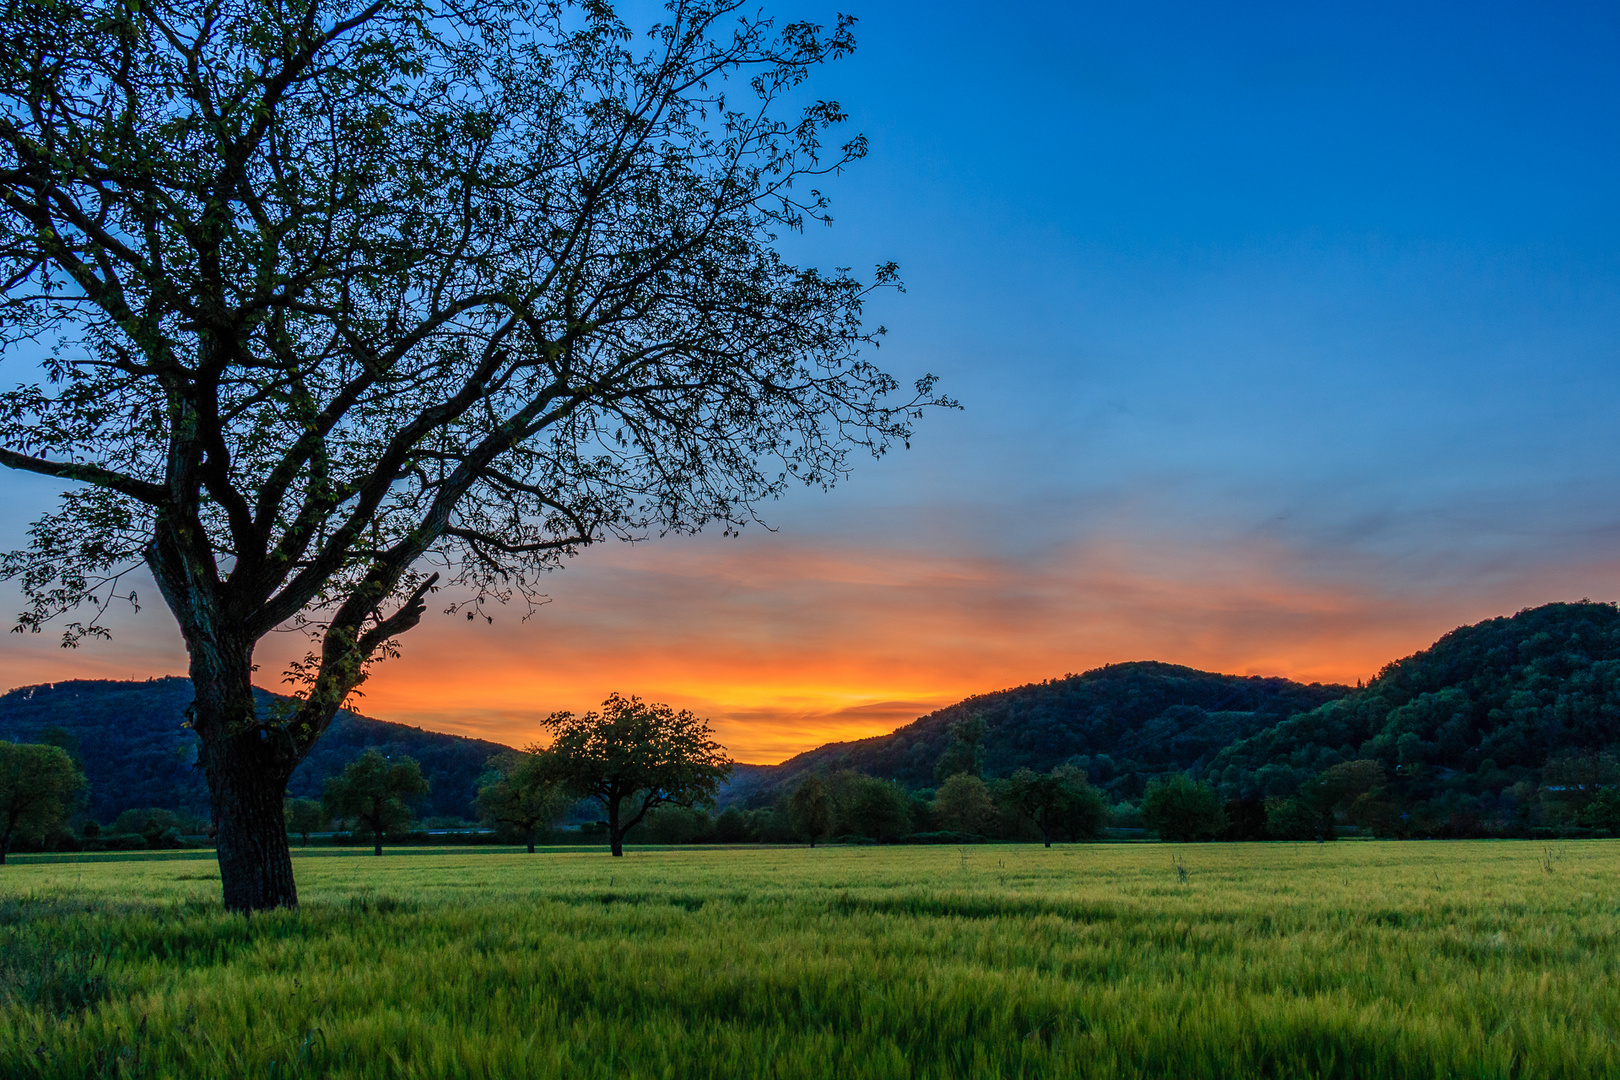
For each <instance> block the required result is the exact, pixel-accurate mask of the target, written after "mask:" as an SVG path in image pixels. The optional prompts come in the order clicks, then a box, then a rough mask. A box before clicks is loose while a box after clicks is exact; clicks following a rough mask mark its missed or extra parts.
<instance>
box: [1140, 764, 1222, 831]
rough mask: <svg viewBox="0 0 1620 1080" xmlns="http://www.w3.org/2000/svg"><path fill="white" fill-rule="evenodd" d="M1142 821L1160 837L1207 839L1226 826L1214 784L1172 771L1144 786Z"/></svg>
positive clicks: (1219, 798)
mask: <svg viewBox="0 0 1620 1080" xmlns="http://www.w3.org/2000/svg"><path fill="white" fill-rule="evenodd" d="M1142 824H1144V825H1146V826H1147V827H1148V828H1150V829H1152V830H1153V831H1155V832H1157V833H1158V834H1159V836H1160V838H1161V839H1164V840H1173V841H1176V842H1178V843H1190V842H1191V841H1194V840H1210V839H1213V838H1214V837H1216V836H1219V835H1220V834H1221V830H1223V829H1225V828H1226V809H1225V806H1224V805H1223V804H1222V802H1221V797H1220V796H1219V795H1217V794H1216V793H1215V789H1214V788H1212V787H1210V786H1209V785H1208V784H1200V783H1197V782H1195V781H1194V780H1193V779H1192V778H1191V777H1189V776H1187V775H1186V774H1185V773H1176V774H1175V775H1173V776H1170V777H1168V778H1167V779H1161V780H1155V781H1153V782H1152V783H1151V784H1149V785H1148V786H1147V791H1145V792H1143V794H1142Z"/></svg>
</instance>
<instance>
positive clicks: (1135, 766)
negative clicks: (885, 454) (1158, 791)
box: [727, 661, 1350, 805]
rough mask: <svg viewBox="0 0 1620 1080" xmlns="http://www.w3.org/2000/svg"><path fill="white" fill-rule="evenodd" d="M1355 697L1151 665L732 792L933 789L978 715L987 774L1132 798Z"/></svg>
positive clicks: (994, 698)
mask: <svg viewBox="0 0 1620 1080" xmlns="http://www.w3.org/2000/svg"><path fill="white" fill-rule="evenodd" d="M1349 692H1350V689H1349V687H1344V686H1324V685H1321V684H1319V683H1313V684H1311V685H1310V686H1305V685H1303V684H1300V683H1296V682H1290V681H1289V680H1287V679H1274V678H1273V679H1268V678H1261V677H1260V676H1250V677H1244V676H1241V675H1217V674H1212V673H1210V672H1207V671H1197V670H1194V669H1192V668H1186V667H1178V666H1176V665H1174V664H1162V663H1156V662H1152V661H1143V662H1138V663H1129V664H1110V665H1109V666H1107V667H1102V668H1097V669H1096V670H1094V671H1088V672H1086V673H1085V674H1083V675H1068V676H1065V677H1064V678H1061V679H1052V680H1050V681H1048V682H1043V683H1031V684H1029V685H1027V686H1020V687H1016V688H1015V689H1011V690H1000V691H997V692H995V693H991V694H981V695H978V696H976V697H971V698H968V699H967V700H965V701H961V702H958V703H957V704H955V705H952V706H949V707H948V708H945V709H941V710H939V711H938V712H935V713H931V714H930V715H928V716H924V717H922V718H921V719H919V720H917V721H915V722H913V723H911V724H908V725H907V726H905V727H903V728H900V729H899V730H897V731H895V732H893V733H892V734H889V735H880V736H876V737H874V738H870V739H861V740H859V741H856V742H847V743H830V744H828V745H826V746H822V747H818V748H816V749H814V750H810V751H807V752H805V753H803V754H800V755H798V756H797V757H795V758H791V759H789V760H788V761H785V762H783V763H782V764H781V765H778V766H776V767H775V768H773V769H768V770H760V771H758V772H754V773H751V774H750V775H748V776H746V777H742V776H739V778H738V780H737V782H736V783H734V784H733V785H732V787H731V790H730V791H729V792H728V793H727V796H728V799H729V800H732V801H745V802H747V803H749V804H752V805H760V804H763V803H766V802H769V801H771V800H772V799H774V798H775V797H776V796H777V795H778V794H780V793H781V792H782V791H784V790H786V789H788V788H791V787H792V786H793V785H794V784H795V783H796V782H797V778H798V777H800V776H802V775H804V774H805V773H809V772H817V771H824V770H837V769H846V768H847V769H857V770H859V771H861V772H865V773H868V774H870V775H872V776H880V777H885V778H888V779H892V780H896V781H899V782H900V783H901V784H904V785H905V786H907V787H910V788H926V787H933V786H934V767H935V765H936V764H937V763H938V761H939V759H940V756H941V755H942V754H944V752H945V750H946V747H947V746H948V744H949V743H950V741H951V735H950V726H951V724H952V723H953V722H955V721H958V720H963V719H966V718H968V717H970V716H975V715H977V716H981V717H983V718H984V721H985V734H984V737H983V741H982V753H983V772H984V775H985V776H989V777H995V776H1007V775H1009V774H1011V773H1012V772H1014V771H1015V770H1017V769H1020V768H1024V767H1028V768H1032V769H1036V770H1041V771H1044V770H1047V769H1050V768H1052V767H1054V766H1056V765H1060V764H1063V763H1065V762H1073V763H1075V764H1078V765H1079V766H1080V767H1082V768H1084V769H1085V770H1086V771H1087V773H1088V774H1089V775H1090V776H1091V779H1092V782H1093V783H1096V784H1099V785H1102V786H1104V787H1106V788H1108V789H1110V790H1111V791H1112V792H1113V793H1114V794H1115V795H1116V796H1118V797H1125V798H1133V797H1135V796H1136V795H1137V794H1139V793H1140V792H1141V790H1142V788H1143V786H1145V784H1146V783H1147V781H1148V779H1150V778H1151V777H1153V776H1156V775H1158V774H1160V773H1164V772H1173V771H1181V770H1198V769H1200V768H1202V767H1203V766H1204V765H1205V764H1206V763H1208V762H1209V761H1210V760H1211V759H1212V758H1213V757H1214V756H1215V754H1216V753H1218V752H1219V751H1220V750H1222V749H1223V748H1225V747H1226V746H1228V745H1230V744H1231V743H1233V742H1235V741H1237V740H1239V739H1243V738H1246V737H1248V736H1251V735H1254V734H1255V733H1257V732H1260V731H1263V730H1265V729H1266V728H1269V727H1271V726H1273V725H1275V724H1276V723H1278V722H1279V721H1280V720H1283V719H1284V718H1286V717H1288V716H1291V715H1293V714H1295V713H1298V712H1303V711H1306V710H1310V709H1314V708H1316V707H1317V706H1319V705H1321V704H1322V703H1324V702H1326V701H1331V700H1333V699H1335V698H1339V697H1342V696H1343V695H1345V694H1347V693H1349Z"/></svg>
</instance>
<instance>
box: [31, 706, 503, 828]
mask: <svg viewBox="0 0 1620 1080" xmlns="http://www.w3.org/2000/svg"><path fill="white" fill-rule="evenodd" d="M260 696H261V700H262V703H263V704H266V705H268V703H269V702H270V701H271V699H272V698H273V697H274V696H275V695H272V694H269V693H266V692H263V691H260ZM191 697H192V695H191V682H190V680H189V679H180V678H168V679H150V680H148V681H146V682H110V681H100V680H73V681H70V682H59V683H51V684H46V685H42V686H25V687H22V688H20V689H17V690H13V691H11V692H10V693H8V694H5V695H3V696H0V739H6V740H9V741H13V742H33V741H37V740H38V739H39V738H40V736H41V733H42V732H43V731H45V730H46V729H48V728H52V727H56V728H61V729H62V730H63V731H65V732H66V733H67V734H68V736H69V741H70V742H73V743H75V744H76V745H75V747H74V750H75V752H76V753H77V755H78V757H79V758H80V761H81V763H82V765H83V767H84V771H85V776H86V777H87V778H88V779H89V781H90V807H89V809H90V812H91V815H92V816H93V817H95V818H96V819H98V820H100V821H111V820H112V819H113V818H115V817H117V816H118V814H119V813H121V812H122V811H124V810H127V809H132V808H137V807H153V806H157V807H163V808H165V809H170V810H184V811H187V812H189V813H193V814H197V815H199V816H204V815H206V813H207V807H208V789H207V785H206V783H205V781H204V779H203V774H202V770H200V769H197V768H194V767H193V766H194V763H195V762H196V760H197V744H196V740H195V739H194V738H193V737H192V734H191V732H190V731H189V730H187V729H186V727H185V726H184V724H185V713H186V709H187V707H188V706H189V705H190V704H191ZM371 747H376V748H377V749H378V750H381V751H382V752H383V753H384V754H389V755H393V754H406V755H409V756H410V757H413V758H415V759H416V760H417V761H418V762H420V763H421V765H422V773H423V775H424V776H426V777H427V778H428V782H429V783H430V784H431V785H432V788H433V791H432V794H431V795H430V796H429V797H428V800H427V803H426V804H425V805H424V806H423V807H422V808H421V809H422V813H423V814H425V815H444V816H450V817H468V816H470V815H471V814H472V799H473V795H474V793H475V791H476V787H477V779H478V775H479V773H481V772H482V771H483V768H484V762H485V761H487V760H488V759H489V758H490V757H491V756H492V755H494V754H497V753H500V752H502V751H504V750H506V749H508V748H507V747H505V746H501V745H500V744H498V743H491V742H485V741H483V740H481V739H467V738H462V737H460V736H457V735H441V734H439V733H437V732H432V731H423V730H422V729H420V728H414V727H407V726H405V725H404V724H390V723H386V722H384V721H381V720H372V719H369V718H367V717H364V716H358V715H356V714H354V713H352V712H349V711H347V710H345V711H343V712H340V713H339V714H338V716H337V719H336V720H334V721H333V723H332V726H331V727H330V728H329V729H328V730H327V732H326V734H325V735H324V736H322V738H321V740H320V742H319V743H317V744H316V747H315V750H314V751H313V752H312V753H311V754H310V756H309V757H308V758H306V759H305V760H304V762H303V764H302V765H300V766H299V767H298V771H297V772H295V773H293V776H292V781H291V783H289V784H288V786H287V788H288V793H289V794H291V795H298V796H308V797H312V798H313V797H318V796H319V795H320V793H321V787H322V785H323V784H324V783H325V781H326V778H327V777H329V776H335V775H337V774H338V773H339V772H341V771H342V770H343V767H344V766H345V765H347V764H348V763H349V762H350V761H352V760H354V759H355V758H357V757H359V756H360V755H361V754H362V753H364V752H365V751H366V750H367V749H369V748H371Z"/></svg>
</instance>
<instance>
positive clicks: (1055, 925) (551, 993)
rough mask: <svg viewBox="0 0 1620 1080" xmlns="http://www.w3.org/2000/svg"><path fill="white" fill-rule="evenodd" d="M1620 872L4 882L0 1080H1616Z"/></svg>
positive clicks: (854, 873) (1040, 863) (1136, 861)
mask: <svg viewBox="0 0 1620 1080" xmlns="http://www.w3.org/2000/svg"><path fill="white" fill-rule="evenodd" d="M1617 856H1620V842H1610V841H1579V842H1574V841H1572V842H1563V843H1558V844H1553V845H1550V846H1548V845H1542V844H1532V843H1523V842H1479V841H1475V842H1467V841H1462V842H1427V843H1417V842H1408V843H1396V842H1391V843H1380V842H1343V843H1338V844H1327V845H1318V844H1298V845H1296V844H1211V845H1194V846H1177V845H1167V844H1166V845H1160V844H1140V845H1074V846H1062V847H1054V848H1052V849H1050V850H1047V849H1043V848H1040V847H1036V846H1032V845H1017V846H975V847H969V848H954V847H953V848H920V847H899V848H895V847H883V848H879V847H850V848H845V847H830V848H817V849H815V850H810V849H804V848H775V849H772V848H746V849H709V850H703V849H673V850H655V849H632V850H631V852H630V854H629V855H628V856H627V857H626V858H623V859H610V858H608V857H607V856H606V855H605V854H604V853H602V852H600V851H594V850H581V849H579V848H571V849H567V850H562V851H548V852H542V853H540V854H536V855H533V856H529V855H525V854H523V853H521V852H514V851H511V850H504V849H502V850H495V849H482V850H468V849H464V848H463V849H431V848H429V849H423V848H416V849H406V850H397V851H391V852H389V853H388V854H386V855H385V856H384V857H383V858H381V859H377V858H373V857H371V856H370V855H368V854H358V853H351V852H333V851H331V850H330V849H328V850H323V851H321V852H319V853H314V852H311V853H309V854H307V855H305V854H300V855H297V856H295V860H296V866H297V872H298V879H299V887H300V895H301V899H302V902H303V907H302V908H301V909H300V910H298V911H296V912H282V913H274V914H270V915H258V916H253V917H252V918H244V917H240V916H232V915H227V914H225V913H224V912H223V911H222V910H221V908H220V904H219V882H218V871H217V868H216V867H215V865H214V863H213V861H212V858H211V853H185V854H183V855H179V856H175V857H144V858H130V857H125V858H105V857H103V858H93V857H82V858H74V857H55V858H49V857H36V858H28V857H22V858H16V859H14V860H13V861H12V862H11V863H9V864H8V865H6V866H4V867H3V868H0V992H3V993H4V999H3V1000H0V1075H4V1076H30V1077H31V1076H40V1077H64V1078H67V1077H71V1078H79V1077H85V1076H104V1077H221V1078H224V1077H267V1078H268V1077H276V1078H283V1077H604V1078H605V1077H642V1078H692V1077H725V1078H744V1077H745V1078H757V1077H778V1078H784V1080H786V1078H800V1077H803V1078H810V1077H840V1078H845V1077H847V1078H851V1080H855V1078H878V1077H884V1078H888V1077H896V1078H898V1077H908V1078H909V1077H1045V1076H1051V1077H1059V1076H1062V1077H1169V1076H1174V1077H1226V1078H1230V1077H1250V1076H1254V1077H1316V1076H1322V1077H1358V1078H1366V1077H1425V1078H1434V1077H1576V1076H1594V1077H1595V1076H1614V1075H1620V1043H1617V1041H1616V1040H1617V1036H1620V977H1617V976H1620V970H1617V968H1620V936H1617V930H1620V919H1617V916H1620V874H1617V870H1620V865H1617Z"/></svg>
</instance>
